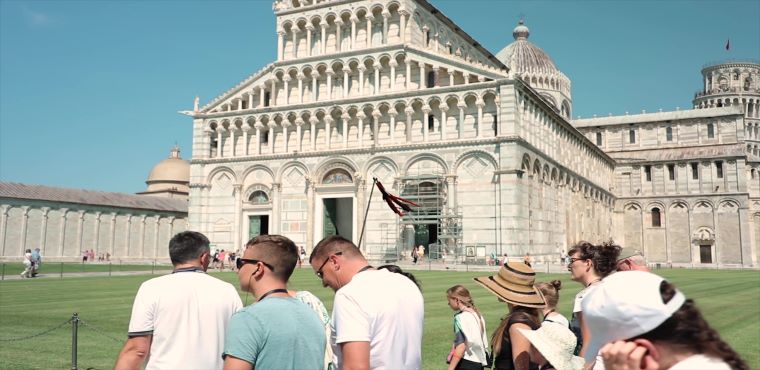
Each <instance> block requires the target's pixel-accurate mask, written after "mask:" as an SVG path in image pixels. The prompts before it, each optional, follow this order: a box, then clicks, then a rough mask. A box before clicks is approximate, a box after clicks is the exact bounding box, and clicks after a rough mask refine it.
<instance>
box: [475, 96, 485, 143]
mask: <svg viewBox="0 0 760 370" xmlns="http://www.w3.org/2000/svg"><path fill="white" fill-rule="evenodd" d="M475 105H476V106H477V107H478V137H483V126H484V125H483V107H484V106H485V105H486V103H485V102H483V100H482V99H480V98H478V100H477V101H476V102H475Z"/></svg>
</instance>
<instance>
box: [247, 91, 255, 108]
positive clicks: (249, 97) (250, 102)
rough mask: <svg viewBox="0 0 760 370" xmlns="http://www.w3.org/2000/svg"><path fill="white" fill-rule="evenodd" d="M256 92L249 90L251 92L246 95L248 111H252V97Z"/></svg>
mask: <svg viewBox="0 0 760 370" xmlns="http://www.w3.org/2000/svg"><path fill="white" fill-rule="evenodd" d="M255 92H256V90H253V89H251V92H249V93H248V109H253V95H254V93H255Z"/></svg>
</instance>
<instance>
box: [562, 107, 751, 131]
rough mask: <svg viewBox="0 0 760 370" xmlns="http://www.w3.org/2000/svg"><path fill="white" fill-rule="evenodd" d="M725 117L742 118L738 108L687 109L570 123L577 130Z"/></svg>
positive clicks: (740, 109) (586, 119) (587, 119)
mask: <svg viewBox="0 0 760 370" xmlns="http://www.w3.org/2000/svg"><path fill="white" fill-rule="evenodd" d="M726 116H742V108H741V107H740V106H729V107H720V108H702V109H688V110H680V111H671V112H657V113H642V114H633V115H630V116H612V117H598V118H584V119H576V120H573V121H572V123H573V125H574V126H575V127H577V128H578V129H581V128H590V127H597V126H615V125H630V124H641V123H659V122H661V121H677V120H685V119H694V118H713V117H726Z"/></svg>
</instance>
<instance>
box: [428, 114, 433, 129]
mask: <svg viewBox="0 0 760 370" xmlns="http://www.w3.org/2000/svg"><path fill="white" fill-rule="evenodd" d="M427 129H428V132H433V131H435V116H433V115H432V114H430V115H428V121H427Z"/></svg>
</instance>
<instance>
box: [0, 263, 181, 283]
mask: <svg viewBox="0 0 760 370" xmlns="http://www.w3.org/2000/svg"><path fill="white" fill-rule="evenodd" d="M170 272H172V270H171V268H163V266H162V268H161V269H156V270H155V271H154V272H152V273H151V271H150V270H146V271H112V272H108V271H104V272H64V273H63V275H61V274H60V273H54V272H50V273H44V271H43V273H40V274H37V276H36V277H34V278H31V279H32V280H34V279H61V278H62V277H63V278H70V277H97V276H134V275H151V274H152V275H163V274H168V273H170ZM22 279H24V280H26V279H27V278H22V277H21V273H18V274H10V275H8V274H6V275H5V276H4V277H3V280H22Z"/></svg>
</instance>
